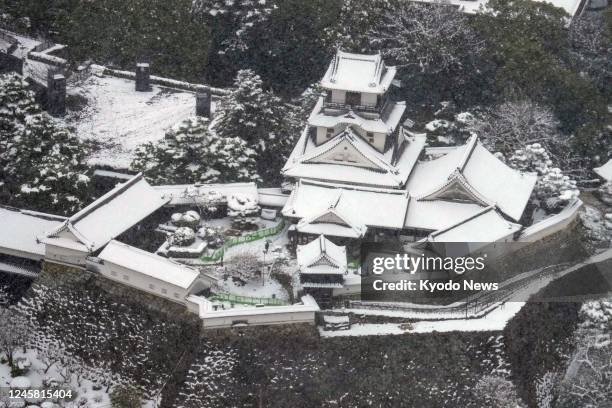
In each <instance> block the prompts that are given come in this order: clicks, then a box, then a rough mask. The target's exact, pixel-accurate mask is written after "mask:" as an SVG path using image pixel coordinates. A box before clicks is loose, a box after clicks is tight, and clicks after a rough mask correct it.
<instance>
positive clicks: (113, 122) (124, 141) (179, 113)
mask: <svg viewBox="0 0 612 408" xmlns="http://www.w3.org/2000/svg"><path fill="white" fill-rule="evenodd" d="M134 87H135V85H134V81H132V80H129V79H123V78H117V77H112V76H108V75H106V76H105V75H102V74H101V73H100V71H99V70H98V71H95V70H94V72H93V74H92V76H91V77H89V78H88V79H86V80H85V81H84V82H83V83H81V84H79V85H77V86H72V87H69V88H68V94H69V95H80V96H82V97H85V98H86V99H87V105H86V106H85V107H84V108H83V110H81V111H78V112H71V113H70V115H69V116H68V117H67V121H68V123H69V124H70V125H72V126H74V127H75V129H76V134H77V135H78V137H79V138H81V139H92V140H95V141H97V142H100V143H102V144H103V147H102V149H101V150H100V151H98V152H96V153H95V154H93V155H92V156H91V157H90V158H89V160H88V163H89V164H90V165H108V166H111V167H113V168H117V169H126V168H128V167H129V165H130V163H131V161H132V158H133V155H134V150H135V149H136V147H137V146H138V145H140V144H142V143H146V142H154V141H157V140H160V139H162V138H163V137H164V134H165V132H166V130H168V129H169V128H171V127H172V126H174V125H175V124H176V123H178V122H180V121H181V120H184V119H187V118H188V117H190V116H193V115H194V114H195V96H194V94H193V93H191V92H185V91H177V90H172V89H169V88H163V87H160V86H157V85H153V86H152V90H151V91H150V92H136V91H135V90H134Z"/></svg>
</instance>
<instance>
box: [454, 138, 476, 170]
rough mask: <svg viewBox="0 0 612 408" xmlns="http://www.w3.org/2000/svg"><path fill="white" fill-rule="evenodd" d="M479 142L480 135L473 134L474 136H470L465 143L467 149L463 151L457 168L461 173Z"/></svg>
mask: <svg viewBox="0 0 612 408" xmlns="http://www.w3.org/2000/svg"><path fill="white" fill-rule="evenodd" d="M477 142H478V135H476V134H473V135H472V136H470V138H469V139H468V142H467V143H466V144H465V146H466V151H465V152H463V155H462V156H461V159H460V160H459V163H458V164H457V170H458V171H459V172H460V173H462V172H463V170H464V169H465V166H466V165H467V163H468V161H469V160H470V158H471V157H472V153H473V152H474V149H475V148H476V144H477Z"/></svg>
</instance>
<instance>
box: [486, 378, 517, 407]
mask: <svg viewBox="0 0 612 408" xmlns="http://www.w3.org/2000/svg"><path fill="white" fill-rule="evenodd" d="M475 391H476V392H477V394H478V396H479V397H480V398H482V399H483V400H485V401H488V402H490V403H494V404H495V405H494V406H496V407H499V408H517V407H521V406H523V404H522V403H521V400H520V398H519V397H518V395H517V393H516V388H515V387H514V384H513V383H512V381H510V380H506V379H505V378H502V377H499V376H495V375H486V376H484V377H482V378H481V379H480V381H478V383H477V384H476V387H475Z"/></svg>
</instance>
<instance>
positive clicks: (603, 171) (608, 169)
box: [593, 159, 612, 181]
mask: <svg viewBox="0 0 612 408" xmlns="http://www.w3.org/2000/svg"><path fill="white" fill-rule="evenodd" d="M593 171H594V172H595V173H597V175H598V176H599V177H601V178H602V179H604V180H606V181H612V159H610V160H608V162H607V163H606V164H604V165H603V166H601V167H596V168H594V169H593Z"/></svg>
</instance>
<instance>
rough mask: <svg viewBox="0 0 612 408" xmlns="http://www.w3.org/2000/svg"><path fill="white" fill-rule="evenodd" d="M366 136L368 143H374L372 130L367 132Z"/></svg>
mask: <svg viewBox="0 0 612 408" xmlns="http://www.w3.org/2000/svg"><path fill="white" fill-rule="evenodd" d="M366 136H367V137H368V142H370V143H374V133H372V132H367V133H366Z"/></svg>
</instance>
